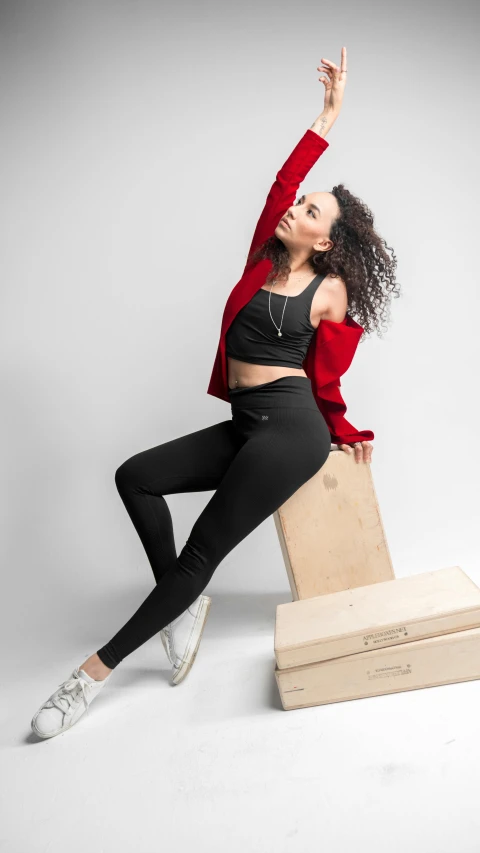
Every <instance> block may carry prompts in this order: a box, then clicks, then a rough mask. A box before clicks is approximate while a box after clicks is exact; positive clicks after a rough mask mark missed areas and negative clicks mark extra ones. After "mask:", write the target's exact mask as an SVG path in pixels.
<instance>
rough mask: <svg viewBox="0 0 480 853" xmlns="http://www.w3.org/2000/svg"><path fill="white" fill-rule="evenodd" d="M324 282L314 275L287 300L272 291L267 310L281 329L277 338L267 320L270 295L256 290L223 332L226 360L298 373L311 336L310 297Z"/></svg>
mask: <svg viewBox="0 0 480 853" xmlns="http://www.w3.org/2000/svg"><path fill="white" fill-rule="evenodd" d="M324 278H325V275H316V276H315V278H314V279H313V280H312V281H311V282H310V284H309V285H308V286H307V287H306V288H305V289H304V290H302V292H301V293H299V294H297V296H288V297H287V296H283V294H281V293H275V292H274V291H272V298H271V301H270V309H271V312H272V317H273V320H274V321H275V324H276V326H277V327H281V329H280V330H281V333H282V334H281V336H279V335H278V328H276V327H275V325H274V323H273V321H272V317H271V316H270V311H269V307H268V303H269V297H270V291H269V290H264V289H263V288H262V287H260V288H259V290H257V292H256V293H255V294H254V295H253V296H252V298H251V299H250V301H249V302H247V304H246V305H244V307H243V308H242V309H241V311H239V312H238V314H237V315H236V317H235V319H234V321H233V323H232V324H231V326H230V327H229V329H228V331H227V335H226V353H227V356H230V357H231V358H237V359H239V361H247V362H249V363H250V364H268V365H271V364H274V365H278V366H279V367H297V368H299V369H300V370H301V369H302V366H303V362H304V360H305V357H306V355H307V350H308V346H309V344H310V341H311V339H312V336H313V334H314V332H315V327H314V326H312V324H311V323H310V311H311V307H312V302H313V297H314V295H315V292H316V290H317V288H318V287H319V285H320V284H321V283H322V281H323V279H324ZM285 303H286V304H285ZM284 307H285V312H283V309H284ZM282 312H283V322H282Z"/></svg>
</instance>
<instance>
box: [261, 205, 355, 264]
mask: <svg viewBox="0 0 480 853" xmlns="http://www.w3.org/2000/svg"><path fill="white" fill-rule="evenodd" d="M339 215H340V208H339V206H338V202H337V199H336V198H335V196H334V195H333V193H328V192H318V193H310V194H309V195H302V196H301V198H299V199H297V201H295V203H294V204H292V206H291V207H289V208H288V210H287V212H286V213H285V214H284V216H283V217H282V219H286V220H287V222H288V225H285V223H284V222H282V220H280V222H279V223H278V225H277V227H276V229H275V236H276V237H278V238H279V239H280V240H281V241H282V243H284V245H285V246H286V247H287V249H289V250H290V251H292V250H294V251H295V252H296V253H298V252H302V253H303V252H305V253H306V254H307V256H309V255H311V254H312V253H313V252H326V251H328V250H329V249H331V248H332V246H333V241H332V240H330V238H329V236H328V235H329V234H330V229H331V226H332V223H333V221H334V220H335V219H336V218H337V216H339ZM289 226H290V227H289Z"/></svg>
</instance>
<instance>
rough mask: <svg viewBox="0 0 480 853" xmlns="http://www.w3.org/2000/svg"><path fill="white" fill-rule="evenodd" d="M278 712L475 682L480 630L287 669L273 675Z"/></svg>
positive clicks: (479, 674) (478, 670) (478, 673)
mask: <svg viewBox="0 0 480 853" xmlns="http://www.w3.org/2000/svg"><path fill="white" fill-rule="evenodd" d="M275 677H276V680H277V685H278V689H279V692H280V698H281V701H282V705H283V708H284V709H285V710H286V711H290V710H294V709H295V708H308V707H311V706H314V705H326V704H328V703H330V702H346V701H348V700H350V699H365V698H367V697H369V696H379V695H384V694H388V693H400V692H402V691H405V690H418V689H421V688H423V687H437V686H439V685H441V684H452V683H456V682H460V681H472V680H474V679H478V678H480V627H477V628H470V629H468V630H466V631H457V632H455V633H452V634H445V635H443V636H440V637H429V638H428V639H425V640H414V641H413V642H410V643H402V644H401V645H398V646H390V647H388V648H383V649H373V650H371V651H368V652H361V653H360V654H355V655H348V656H347V657H341V658H335V659H334V660H327V661H323V662H321V663H315V664H307V665H306V666H300V667H293V668H292V669H284V670H279V669H278V668H277V669H275Z"/></svg>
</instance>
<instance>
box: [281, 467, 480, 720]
mask: <svg viewBox="0 0 480 853" xmlns="http://www.w3.org/2000/svg"><path fill="white" fill-rule="evenodd" d="M274 520H275V525H276V528H277V533H278V535H279V540H280V546H281V549H282V554H283V557H284V561H285V566H286V569H287V575H288V578H289V582H290V587H291V591H292V598H293V601H292V602H289V603H286V604H279V605H278V606H277V610H276V620H275V639H274V652H275V659H276V668H275V677H276V681H277V685H278V689H279V692H280V697H281V701H282V705H283V707H284V709H285V710H293V709H295V708H305V707H310V706H312V705H323V704H327V703H330V702H342V701H346V700H349V699H360V698H366V697H368V696H378V695H383V694H386V693H397V692H400V691H404V690H416V689H419V688H422V687H434V686H437V685H441V684H451V683H453V682H460V681H469V680H472V679H477V678H480V589H479V588H478V587H477V585H476V584H475V583H474V582H473V581H472V580H471V579H470V578H469V577H468V575H467V574H466V573H465V572H464V571H463V570H462V569H461V568H460V567H459V566H452V567H447V568H441V569H437V570H435V571H429V572H421V573H418V574H414V575H409V576H407V577H402V578H396V577H395V574H394V571H393V567H392V562H391V558H390V553H389V550H388V545H387V542H386V537H385V532H384V529H383V524H382V519H381V516H380V510H379V507H378V501H377V497H376V494H375V489H374V485H373V479H372V473H371V468H370V465H369V464H368V463H364V462H362V463H356V462H355V460H354V458H353V456H350V455H347V454H345V453H344V452H343V451H338V450H337V451H332V452H331V453H330V457H329V459H328V460H327V462H326V463H325V465H324V466H323V467H322V468H321V470H320V471H319V472H318V474H316V475H315V477H312V479H311V480H309V481H308V482H307V483H305V485H304V486H302V488H301V489H299V490H298V492H296V494H295V495H293V496H292V497H291V498H290V499H289V500H288V501H287V502H286V503H285V504H283V506H282V507H280V509H279V510H278V511H277V512H276V513H275V514H274Z"/></svg>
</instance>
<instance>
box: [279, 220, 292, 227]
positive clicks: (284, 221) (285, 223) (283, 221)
mask: <svg viewBox="0 0 480 853" xmlns="http://www.w3.org/2000/svg"><path fill="white" fill-rule="evenodd" d="M280 223H281V225H286V226H287V228H290V225H289V224H288V222H287V220H286V219H281V220H280Z"/></svg>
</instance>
